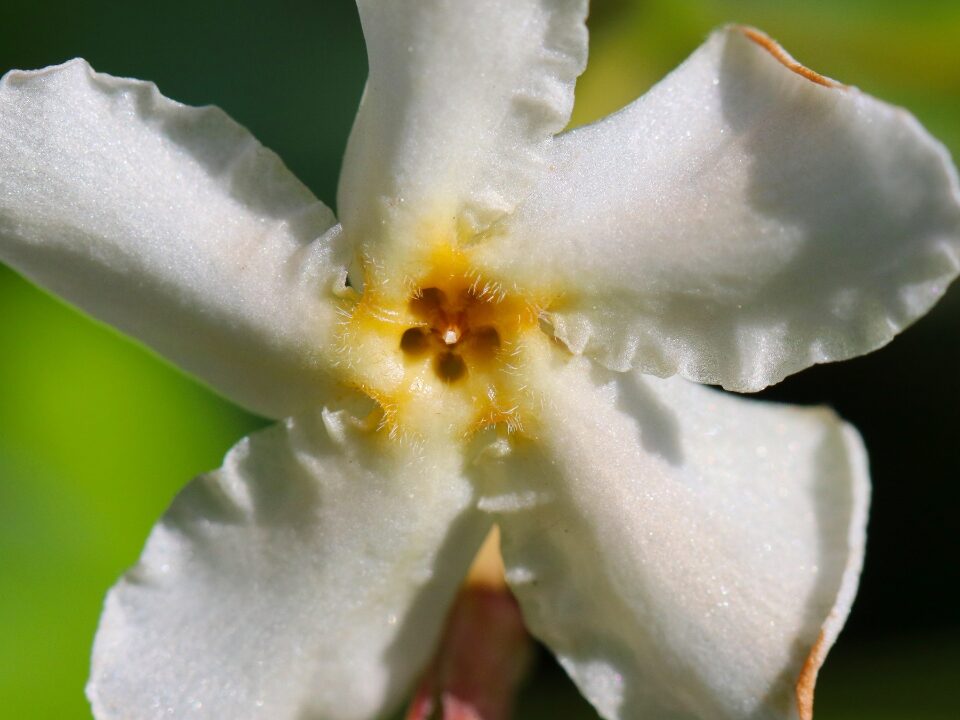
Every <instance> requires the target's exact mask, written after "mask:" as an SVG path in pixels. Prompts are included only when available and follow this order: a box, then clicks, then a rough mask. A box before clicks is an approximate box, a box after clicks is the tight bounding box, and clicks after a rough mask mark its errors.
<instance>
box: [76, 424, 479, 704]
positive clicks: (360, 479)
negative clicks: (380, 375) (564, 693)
mask: <svg viewBox="0 0 960 720" xmlns="http://www.w3.org/2000/svg"><path fill="white" fill-rule="evenodd" d="M460 465H461V459H460V457H459V453H457V452H451V451H449V450H446V449H443V450H441V449H438V448H437V447H433V446H422V447H415V446H412V445H407V444H400V443H393V442H391V441H389V439H388V438H386V437H384V434H383V433H375V432H373V431H371V430H364V429H362V428H358V427H356V425H355V421H352V420H351V419H350V417H349V416H348V415H346V414H345V413H330V412H327V411H324V412H323V413H322V414H321V413H320V412H317V413H316V414H314V415H304V416H301V417H300V418H298V419H295V420H291V421H287V422H286V423H285V424H281V425H277V426H274V427H273V428H270V429H268V430H265V431H263V432H261V433H257V434H255V435H252V436H251V437H250V438H248V439H247V440H244V441H242V442H241V443H240V444H239V445H237V446H236V447H235V448H234V449H233V450H231V452H230V453H229V454H228V455H227V457H226V460H225V462H224V465H223V467H222V468H220V469H219V470H217V471H216V472H214V473H211V474H210V475H208V476H205V477H201V478H199V479H198V480H196V481H194V483H193V484H192V485H190V486H189V487H188V488H187V489H186V490H185V491H184V492H183V493H182V494H181V495H180V497H178V498H177V500H176V501H175V502H174V504H173V506H172V507H171V509H170V511H169V512H168V513H167V514H166V516H165V517H164V518H163V520H161V522H160V524H159V525H157V526H156V528H155V529H154V531H153V533H152V534H151V536H150V539H149V540H148V542H147V546H146V548H145V550H144V553H143V556H142V557H141V559H140V563H139V565H137V566H136V567H134V568H133V569H132V570H131V571H130V572H129V573H127V575H126V576H125V577H124V578H123V579H122V580H121V581H120V582H119V583H118V584H117V586H116V587H114V589H113V590H112V591H111V592H110V595H109V596H108V598H107V603H106V608H105V610H104V614H103V617H102V619H101V622H100V629H99V631H98V634H97V640H96V645H95V648H94V657H93V671H92V676H91V680H90V684H89V687H88V694H89V696H90V698H91V701H92V703H93V708H94V712H95V714H96V716H97V717H98V718H100V720H106V719H108V718H109V719H116V720H121V719H127V718H134V717H135V718H157V719H159V718H167V717H177V718H210V719H211V720H213V719H216V720H224V719H225V718H230V720H244V719H245V718H262V719H264V720H304V719H305V718H322V719H323V720H364V719H367V718H373V717H376V716H378V715H379V714H380V713H381V712H383V711H384V710H385V709H386V708H388V707H390V706H392V705H393V704H394V703H395V702H397V701H398V700H399V699H400V697H401V696H402V694H403V693H404V692H406V691H408V690H410V689H411V688H410V686H411V684H412V683H413V681H414V680H415V678H416V676H417V675H418V674H419V673H420V672H421V671H422V669H423V668H424V667H425V666H426V664H427V661H428V660H429V659H430V656H431V654H432V653H433V650H434V643H435V642H436V639H437V636H438V633H439V631H440V629H441V626H442V623H443V620H444V614H445V611H446V608H447V606H448V605H449V603H450V601H451V599H452V598H453V595H454V592H455V591H456V588H457V585H458V583H459V582H460V581H461V579H462V577H463V575H464V573H465V572H466V569H467V567H468V565H469V563H470V561H471V559H472V557H473V555H474V553H475V552H476V550H477V548H478V547H479V545H480V542H481V541H482V540H483V537H484V535H485V534H486V533H487V531H488V530H489V527H490V522H489V518H487V517H486V516H484V515H482V514H480V513H476V512H475V511H474V510H473V490H472V487H471V486H470V484H469V483H468V482H466V481H465V480H463V479H461V474H460V473H461V467H460Z"/></svg>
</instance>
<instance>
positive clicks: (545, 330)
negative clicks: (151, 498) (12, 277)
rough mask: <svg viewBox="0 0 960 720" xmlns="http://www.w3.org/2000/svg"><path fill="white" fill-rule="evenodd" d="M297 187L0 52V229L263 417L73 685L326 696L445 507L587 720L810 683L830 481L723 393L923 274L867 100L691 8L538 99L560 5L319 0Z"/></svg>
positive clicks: (286, 707)
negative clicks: (319, 37) (675, 60)
mask: <svg viewBox="0 0 960 720" xmlns="http://www.w3.org/2000/svg"><path fill="white" fill-rule="evenodd" d="M358 4H359V10H360V19H361V23H362V26H363V31H364V35H365V37H366V42H367V50H368V56H369V65H370V75H369V79H368V83H367V87H366V91H365V94H364V96H363V99H362V102H361V104H360V109H359V113H358V115H357V119H356V122H355V125H354V128H353V131H352V134H351V136H350V140H349V143H348V146H347V149H346V156H345V159H344V163H343V172H342V175H341V178H340V185H339V190H338V196H337V205H338V213H339V222H338V221H337V219H335V217H334V214H333V213H332V212H331V211H330V210H329V209H328V208H327V207H326V206H324V205H323V204H322V203H320V202H319V201H318V200H317V199H315V198H314V197H313V195H312V194H311V193H310V192H309V191H308V190H307V188H305V187H304V186H303V185H302V184H301V183H299V182H298V181H297V180H296V179H295V178H294V177H293V176H292V174H291V173H290V172H289V171H288V170H287V169H286V167H285V166H284V165H283V164H282V163H281V161H280V160H279V159H278V158H277V156H276V155H274V154H273V153H272V152H270V151H269V150H266V149H265V148H263V147H262V146H261V145H260V144H259V143H258V142H257V141H256V140H255V139H254V138H253V137H252V136H251V135H250V134H249V132H247V130H245V129H244V128H243V127H241V126H240V125H238V124H237V123H235V122H234V121H232V120H231V119H230V118H229V117H227V115H226V114H224V113H223V112H222V111H220V110H219V109H217V108H214V107H205V108H193V107H187V106H184V105H181V104H179V103H176V102H174V101H171V100H168V99H166V98H165V97H163V96H162V95H160V94H159V92H158V91H157V89H156V88H155V86H153V85H152V84H149V83H145V82H141V81H137V80H129V79H121V78H115V77H111V76H109V75H103V74H100V73H97V72H94V71H93V70H92V69H91V68H90V67H89V66H88V65H87V64H86V63H85V62H84V61H82V60H74V61H71V62H68V63H66V64H63V65H60V66H57V67H50V68H46V69H43V70H37V71H26V72H24V71H13V72H10V73H8V74H7V75H6V76H5V77H4V78H3V80H2V83H0V259H2V260H3V261H4V262H5V263H8V264H9V265H10V266H12V267H13V268H15V269H17V270H18V271H19V272H21V273H22V274H23V275H24V276H26V277H27V278H30V279H31V280H33V281H34V282H36V283H38V284H39V285H41V286H43V287H45V288H47V289H49V290H51V291H52V292H54V293H57V294H58V295H60V296H62V297H63V298H65V299H67V300H68V301H70V302H72V303H74V304H76V305H77V306H78V307H80V308H81V309H83V310H84V311H86V312H88V313H89V314H91V315H92V316H94V317H96V318H99V319H101V320H103V321H105V322H108V323H110V324H112V325H114V326H115V327H117V328H119V329H120V330H122V331H123V332H126V333H128V334H130V335H131V336H133V337H135V338H137V339H139V340H140V341H142V342H143V343H145V344H146V345H147V346H149V347H150V348H152V349H153V350H155V351H156V352H158V353H159V354H161V355H162V356H164V357H166V358H168V359H170V360H171V361H172V362H174V363H176V364H178V365H179V366H180V367H182V368H184V369H185V370H186V371H187V372H189V373H192V374H193V375H194V376H196V377H198V378H200V379H201V380H203V381H204V382H206V383H207V384H209V385H210V386H211V387H212V388H214V389H215V390H217V391H219V392H220V393H222V394H223V395H224V396H226V397H227V398H229V399H231V400H233V401H235V402H236V403H238V404H239V405H241V406H243V407H245V408H247V409H249V410H252V411H254V412H256V413H259V414H261V415H263V416H266V417H268V418H272V419H275V420H276V421H277V422H276V423H275V424H274V425H272V426H271V427H269V428H267V429H265V430H263V431H261V432H257V433H254V434H253V435H251V436H249V437H248V438H246V439H244V440H242V441H240V442H239V443H238V444H237V445H236V446H235V447H234V448H233V449H232V450H230V452H229V453H228V454H227V456H226V458H225V460H224V462H223V466H222V467H221V468H220V469H218V470H216V471H213V472H211V473H209V474H207V475H204V476H202V477H200V478H198V479H196V480H194V481H193V482H192V483H191V484H190V485H189V486H188V487H187V488H186V489H185V490H184V491H183V492H182V493H181V494H180V495H179V497H177V499H176V500H175V501H174V503H173V505H172V507H171V508H170V509H169V511H168V512H167V513H166V515H164V517H163V518H162V519H161V520H160V522H159V523H158V524H157V525H156V527H155V528H154V530H153V531H152V533H151V534H150V537H149V539H148V540H147V543H146V547H145V549H144V551H143V554H142V557H141V558H140V561H139V563H138V564H137V565H136V566H135V567H134V568H133V569H131V570H130V571H129V572H128V573H127V574H126V575H125V576H124V577H123V578H122V579H121V580H120V581H119V582H118V583H117V585H116V586H115V587H114V588H113V589H112V590H111V591H110V593H109V595H108V596H107V599H106V604H105V608H104V611H103V615H102V619H101V622H100V627H99V630H98V632H97V637H96V640H95V645H94V651H93V660H92V671H91V677H90V681H89V685H88V688H87V693H88V696H89V698H90V701H91V703H92V706H93V710H94V714H95V715H96V717H97V718H100V720H113V719H120V718H132V717H136V718H161V717H163V718H166V717H177V718H220V719H222V718H231V720H244V719H247V718H250V719H253V718H265V719H269V720H285V719H291V720H292V719H298V718H322V719H323V720H365V719H368V718H374V717H379V716H381V715H383V714H384V713H386V712H389V711H390V710H391V709H393V708H395V707H396V705H397V703H398V702H400V701H401V700H402V698H403V697H404V696H405V695H406V694H408V693H409V692H410V690H411V688H412V686H413V684H414V683H415V681H416V679H417V677H418V675H419V674H420V673H421V672H422V671H423V669H424V668H425V667H426V666H427V665H428V663H429V661H430V658H431V655H432V653H433V651H434V648H435V645H436V642H437V639H438V637H439V633H440V631H441V629H442V626H443V622H444V617H445V614H446V611H447V608H448V607H449V605H450V603H451V600H452V598H453V597H454V595H455V593H456V592H457V589H458V587H459V585H460V583H461V581H462V580H463V577H464V574H465V573H466V571H467V568H468V567H469V565H470V563H471V560H472V559H473V557H474V556H475V554H476V552H477V549H478V548H479V547H480V545H481V543H482V542H483V540H484V538H485V537H486V536H487V535H488V533H490V532H491V529H492V528H493V527H494V526H497V527H498V528H499V531H500V533H501V536H502V547H501V552H502V558H503V563H504V567H505V577H506V581H507V582H508V583H509V587H510V589H511V590H512V592H513V593H514V595H515V596H516V598H517V600H518V602H519V605H520V608H521V610H522V613H523V617H524V622H525V623H526V625H527V627H528V628H529V630H530V631H531V632H532V633H533V634H534V635H535V636H536V637H537V638H538V639H539V640H540V641H542V643H543V644H544V645H545V646H546V647H547V648H549V649H550V650H551V651H552V652H553V653H554V654H555V655H556V657H557V658H558V659H559V662H560V663H561V664H562V665H563V667H564V668H565V669H566V671H567V672H568V673H569V675H570V677H571V678H572V679H573V681H574V682H575V683H576V685H577V686H578V687H579V689H580V691H581V692H582V693H583V694H584V696H585V697H586V698H587V699H588V700H589V701H590V702H591V703H592V704H593V706H594V707H595V708H596V709H597V711H598V712H599V713H600V715H601V716H603V717H604V718H607V719H608V720H626V719H627V718H641V717H642V718H660V717H670V718H699V719H701V720H707V719H709V720H717V719H722V718H730V719H739V720H742V719H743V718H753V719H754V720H760V719H762V718H797V717H799V718H804V719H807V718H809V717H811V714H812V698H813V685H814V681H815V678H816V675H817V671H818V669H819V667H820V665H821V663H822V661H823V659H824V657H825V655H826V653H827V650H828V649H829V647H830V646H831V644H832V643H833V642H834V640H835V638H836V637H837V633H838V632H839V630H840V628H841V626H842V624H843V622H844V619H845V618H846V616H847V613H848V610H849V608H850V605H851V602H852V600H853V597H854V594H855V590H856V585H857V580H858V576H859V573H860V568H861V561H862V557H863V550H864V537H865V524H866V512H867V504H868V494H869V483H868V475H867V461H866V455H865V453H864V449H863V447H862V444H861V441H860V439H859V437H858V435H857V433H856V431H855V430H853V429H852V428H851V427H849V426H848V425H845V424H844V423H843V422H842V421H840V420H839V419H838V418H837V417H836V416H835V415H834V414H833V413H832V412H831V411H829V410H826V409H822V408H792V407H785V406H782V405H776V404H770V403H761V402H757V401H752V400H749V399H744V398H741V397H737V396H735V395H732V394H728V393H723V392H721V391H718V390H716V389H713V388H708V387H704V385H705V384H707V385H721V386H723V387H724V388H726V389H728V390H734V391H741V392H746V391H755V390H759V389H761V388H764V387H766V386H768V385H770V384H772V383H775V382H777V381H779V380H781V379H782V378H784V377H785V376H787V375H789V374H791V373H795V372H797V371H800V370H802V369H804V368H806V367H808V366H810V365H812V364H815V363H823V362H829V361H834V360H842V359H844V358H849V357H852V356H855V355H859V354H861V353H865V352H869V351H871V350H874V349H876V348H878V347H880V346H882V345H884V344H885V343H887V342H888V341H889V340H891V338H892V337H893V336H894V335H895V334H896V333H897V332H899V331H900V330H902V329H903V328H904V327H905V326H907V325H908V324H910V323H911V322H913V321H914V320H916V319H917V318H918V317H920V316H921V315H923V314H924V313H925V312H926V311H927V310H928V309H929V308H930V307H931V306H932V305H933V304H934V303H935V302H936V301H937V300H938V298H939V297H940V296H941V295H942V294H943V292H944V291H945V289H946V288H947V286H948V284H949V283H950V282H951V280H952V279H953V278H954V276H955V275H956V274H957V271H958V265H960V263H958V258H960V191H958V183H957V175H956V171H955V169H954V167H953V165H952V164H951V161H950V159H949V157H948V154H947V152H946V151H945V150H944V148H943V147H942V146H941V145H940V144H938V143H937V142H936V141H935V140H933V139H932V138H931V137H930V136H929V135H928V134H927V133H926V132H925V131H924V130H923V128H921V126H920V125H919V124H918V123H917V122H916V120H914V118H913V117H911V116H910V115H909V114H907V113H906V112H904V111H903V110H900V109H897V108H894V107H891V106H889V105H886V104H884V103H882V102H879V101H877V100H875V99H873V98H871V97H869V96H867V95H865V94H863V93H861V92H859V91H858V90H856V89H855V88H852V87H847V86H844V85H842V84H840V83H838V82H835V81H833V80H830V79H828V78H826V77H823V76H821V75H819V74H817V73H815V72H813V71H811V70H809V69H807V68H805V67H803V66H801V65H800V64H798V63H797V62H796V61H794V60H793V59H792V58H791V57H790V56H789V55H787V53H786V52H785V51H784V50H782V49H781V48H780V47H779V46H778V45H777V44H776V43H774V42H773V41H772V40H771V39H769V38H768V37H767V36H765V35H763V34H762V33H760V32H759V31H757V30H754V29H750V28H745V27H727V28H723V29H720V30H718V31H716V32H715V33H714V34H713V35H711V36H710V37H709V38H708V39H707V40H706V42H705V43H704V44H703V46H702V47H700V48H699V49H698V50H696V51H695V52H694V53H693V55H692V56H691V57H690V58H689V59H687V60H686V61H685V62H684V63H683V64H682V65H680V66H679V67H678V68H677V69H676V70H674V71H673V72H672V73H670V75H668V76H667V77H666V78H665V79H664V80H663V81H662V82H660V83H659V84H658V85H656V86H655V87H654V88H653V89H652V90H650V92H649V93H647V94H646V95H644V96H643V97H641V98H640V99H639V100H637V101H636V102H634V103H632V104H630V105H628V106H627V107H625V108H623V109H622V110H620V111H619V112H617V113H615V114H613V115H611V116H609V117H607V118H605V119H603V120H600V121H599V122H596V123H594V124H592V125H589V126H586V127H581V128H577V129H574V130H570V131H564V128H565V126H566V124H567V122H568V118H569V115H570V110H571V106H572V104H573V91H574V82H575V79H576V77H577V76H578V75H579V74H580V72H581V71H582V70H583V68H584V65H585V62H586V57H587V32H586V27H585V24H584V22H585V17H586V13H587V2H586V0H488V1H485V2H475V1H474V0H394V1H393V2H379V1H377V0H359V3H358Z"/></svg>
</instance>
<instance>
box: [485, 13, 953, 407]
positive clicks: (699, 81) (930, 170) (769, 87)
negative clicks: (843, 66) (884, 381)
mask: <svg viewBox="0 0 960 720" xmlns="http://www.w3.org/2000/svg"><path fill="white" fill-rule="evenodd" d="M551 167H552V168H553V172H551V174H550V175H549V176H548V178H547V180H546V181H545V182H544V183H543V184H542V185H541V186H540V187H539V188H538V190H537V192H536V194H535V195H534V196H533V197H532V198H531V199H530V201H529V202H527V203H526V204H525V205H524V207H523V208H522V209H521V210H520V211H519V213H518V215H517V217H516V218H514V219H513V220H512V222H511V223H509V224H508V225H505V227H504V234H503V235H502V236H496V237H495V238H494V239H493V240H491V241H490V242H488V243H487V244H486V245H484V246H483V247H482V248H481V249H480V257H481V258H482V264H484V265H486V266H488V267H489V268H490V269H491V272H492V273H494V274H496V273H498V272H499V273H500V274H503V275H509V277H510V278H511V279H512V280H514V281H515V282H516V283H517V284H518V285H520V286H524V287H527V288H530V289H540V290H541V291H551V292H553V293H554V294H555V295H556V296H557V297H558V300H557V302H556V304H555V306H554V308H553V309H552V322H553V324H554V328H555V331H556V334H557V335H558V336H559V337H560V338H561V339H562V340H564V342H566V343H567V345H568V346H569V347H570V348H571V349H572V350H574V351H575V352H577V353H581V352H582V353H586V354H589V355H591V356H593V357H595V358H597V359H599V360H600V361H601V362H602V363H604V364H605V365H607V366H608V367H610V368H613V369H617V370H624V369H627V368H630V367H635V368H639V369H641V370H643V371H645V372H650V373H653V374H656V375H661V376H668V375H671V374H673V373H679V374H681V375H683V376H685V377H687V378H689V379H693V380H697V381H701V382H706V383H712V384H721V385H724V386H725V387H728V388H732V389H737V390H758V389H760V388H762V387H764V386H766V385H769V384H771V383H774V382H777V381H779V380H781V379H782V378H783V377H784V376H786V375H788V374H790V373H793V372H796V371H798V370H801V369H803V368H805V367H807V366H809V365H811V364H813V363H819V362H827V361H831V360H841V359H844V358H848V357H851V356H854V355H858V354H861V353H865V352H868V351H870V350H873V349H875V348H877V347H879V346H880V345H883V344H884V343H886V342H888V341H889V340H890V339H891V338H892V337H893V336H894V335H895V334H896V333H897V332H899V331H900V330H902V329H903V328H904V327H905V326H906V325H908V324H910V323H911V322H913V321H914V320H916V319H917V318H918V317H920V316H921V315H922V314H924V313H925V312H926V311H927V310H928V309H929V308H930V307H931V306H932V305H933V303H935V302H936V301H937V299H939V297H940V296H941V295H942V294H943V292H944V290H945V289H946V287H947V285H948V284H949V283H950V281H951V280H952V279H953V278H954V277H955V276H956V274H957V270H958V267H960V261H958V258H960V190H958V185H957V176H956V171H955V170H954V168H953V166H952V164H951V162H950V159H949V157H948V154H947V151H946V150H945V149H944V148H943V147H942V146H941V145H940V144H939V143H938V142H937V141H936V140H934V139H933V138H931V137H930V136H929V135H928V134H927V133H926V132H925V131H924V130H923V128H922V127H920V125H919V124H918V123H917V121H916V120H915V119H914V118H913V117H911V116H910V115H909V114H908V113H906V112H905V111H903V110H901V109H898V108H894V107H891V106H889V105H886V104H884V103H881V102H879V101H877V100H874V99H873V98H871V97H869V96H867V95H864V94H863V93H861V92H859V91H858V90H856V89H855V88H849V87H844V86H840V85H838V84H836V83H834V82H833V81H831V80H828V79H826V78H823V77H821V76H819V75H816V74H815V73H813V72H812V71H810V70H807V69H806V68H803V67H802V66H800V65H798V64H797V63H796V62H795V61H793V60H792V59H791V58H789V57H788V56H787V55H786V54H785V53H784V52H783V50H781V49H780V48H779V47H778V46H776V45H775V44H774V43H773V42H772V41H770V40H769V39H768V38H766V37H765V36H763V35H761V34H760V33H758V32H757V31H754V30H748V29H744V28H729V29H727V30H724V31H720V32H718V33H716V34H714V35H713V36H712V37H711V38H710V39H709V40H708V41H707V43H706V44H705V45H704V46H703V47H702V48H700V49H699V50H698V51H697V52H696V53H694V55H693V56H692V57H691V58H690V59H689V60H687V61H686V62H685V63H684V64H683V65H682V66H681V67H680V68H679V69H677V70H676V71H675V72H674V73H673V74H671V75H670V76H668V77H667V78H666V79H665V80H664V81H663V82H661V83H660V84H659V85H657V86H656V87H655V88H654V89H653V90H652V91H651V92H650V93H649V94H647V95H645V96H644V97H642V98H641V99H640V100H638V101H637V102H635V103H634V104H632V105H630V106H629V107H627V108H626V109H624V110H623V111H621V112H620V113H617V114H615V115H612V116H610V117H608V118H607V119H605V120H603V121H601V122H599V123H597V124H595V125H591V126H589V127H585V128H583V129H580V130H575V131H573V132H571V133H569V134H566V135H564V136H562V137H561V138H559V139H558V140H557V142H556V144H555V147H554V152H553V154H552V163H551Z"/></svg>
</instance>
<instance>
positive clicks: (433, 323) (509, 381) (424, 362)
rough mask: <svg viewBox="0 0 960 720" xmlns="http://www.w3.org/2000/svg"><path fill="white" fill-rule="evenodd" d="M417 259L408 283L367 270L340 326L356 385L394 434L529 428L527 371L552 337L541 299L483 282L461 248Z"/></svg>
mask: <svg viewBox="0 0 960 720" xmlns="http://www.w3.org/2000/svg"><path fill="white" fill-rule="evenodd" d="M419 267H422V268H423V270H422V272H421V273H420V274H419V275H418V276H416V277H410V278H409V279H408V280H407V281H406V282H405V283H403V286H402V287H396V286H390V285H389V284H387V283H384V282H382V281H379V280H378V278H376V277H375V276H374V274H373V273H371V272H370V271H369V270H368V268H366V267H365V268H364V269H365V272H366V273H367V274H368V277H367V278H366V281H365V284H364V289H363V292H362V294H361V295H360V297H359V298H357V299H356V300H355V302H353V303H352V304H351V305H350V306H349V307H345V308H344V316H345V321H344V322H343V323H342V324H341V327H340V333H339V347H340V350H341V356H342V357H345V358H346V360H345V362H344V368H345V370H346V371H347V375H348V378H349V383H350V384H351V385H353V386H354V387H356V388H358V389H359V390H361V391H362V392H364V393H365V394H366V395H368V396H369V397H371V398H373V399H374V400H375V401H376V402H377V404H378V405H379V408H380V410H381V411H382V424H383V425H384V427H386V428H388V429H389V431H390V433H391V434H398V433H399V434H410V435H413V436H417V435H421V434H424V433H430V434H433V433H436V432H442V433H444V434H447V435H448V436H451V435H452V436H454V437H459V438H464V439H465V438H467V437H469V436H470V435H472V434H473V433H474V432H476V431H477V430H480V429H482V428H484V427H488V426H491V425H496V424H503V425H504V426H505V427H506V428H507V429H508V430H510V431H517V430H522V429H523V427H524V424H525V421H526V420H527V419H528V417H529V415H530V413H529V412H526V411H525V408H527V407H529V406H530V400H529V393H528V392H527V390H526V385H525V383H524V381H523V373H522V372H520V370H521V368H522V366H523V365H524V364H525V356H526V355H527V354H528V353H529V352H531V351H533V350H534V349H535V348H536V347H539V346H540V345H541V343H542V342H543V340H544V339H545V336H544V335H543V333H542V332H540V330H539V316H540V311H541V309H542V308H543V307H544V306H543V305H542V304H540V303H538V302H536V301H534V300H531V299H530V298H525V297H519V296H517V295H514V294H510V293H507V292H504V291H503V290H502V288H501V287H500V286H499V285H497V284H495V283H491V282H488V281H486V280H485V279H484V278H482V277H481V276H480V275H479V274H478V273H477V272H475V271H474V270H472V268H471V264H470V262H469V259H468V257H467V253H466V252H465V251H462V250H459V249H457V248H452V247H449V246H440V247H439V248H437V249H435V250H433V251H432V252H430V253H429V254H428V255H427V257H426V261H425V262H423V263H422V264H420V265H419Z"/></svg>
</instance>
